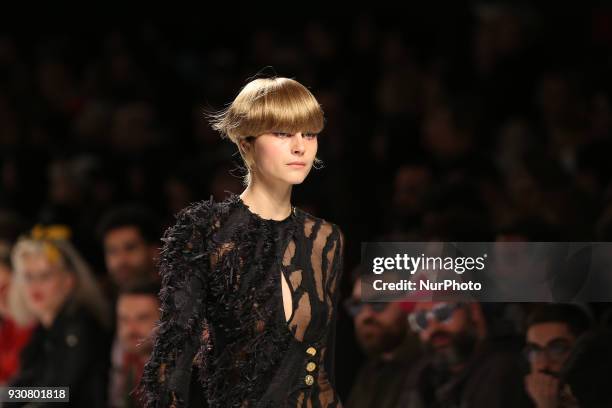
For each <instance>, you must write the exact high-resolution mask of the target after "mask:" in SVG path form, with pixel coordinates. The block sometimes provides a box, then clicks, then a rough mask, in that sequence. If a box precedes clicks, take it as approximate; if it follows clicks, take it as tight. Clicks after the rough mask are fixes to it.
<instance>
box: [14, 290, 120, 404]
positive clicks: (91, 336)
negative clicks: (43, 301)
mask: <svg viewBox="0 0 612 408" xmlns="http://www.w3.org/2000/svg"><path fill="white" fill-rule="evenodd" d="M110 339H111V337H110V334H109V333H108V331H106V330H104V329H103V328H102V326H101V325H100V324H99V323H98V322H97V320H96V319H95V318H94V317H93V316H92V315H91V313H89V311H88V310H87V309H86V308H85V307H83V306H78V305H76V304H75V303H74V302H73V301H71V300H69V301H67V302H66V303H65V304H64V306H63V307H62V309H61V311H60V313H59V314H58V315H57V317H56V318H55V320H54V322H53V325H52V326H51V327H49V328H48V329H47V328H45V327H43V326H41V325H39V326H38V327H37V328H36V329H35V330H34V332H33V334H32V337H31V340H30V342H29V343H28V345H27V346H26V347H25V348H24V349H23V350H22V352H21V356H20V359H21V362H20V367H21V369H20V371H19V372H18V374H17V376H16V377H14V378H13V379H12V380H11V382H10V386H12V387H44V386H48V387H52V386H53V387H58V386H68V387H70V402H69V403H65V402H64V403H41V404H40V405H39V404H32V403H27V402H19V403H11V404H6V405H5V406H7V407H20V406H26V405H27V406H28V407H30V406H58V407H59V406H62V407H88V408H96V407H106V406H107V404H106V401H107V400H106V394H107V384H108V370H109V368H110ZM60 404H61V405H60Z"/></svg>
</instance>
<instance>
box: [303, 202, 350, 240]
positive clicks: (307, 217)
mask: <svg viewBox="0 0 612 408" xmlns="http://www.w3.org/2000/svg"><path fill="white" fill-rule="evenodd" d="M296 210H297V211H298V212H299V214H300V216H301V217H300V218H301V219H302V220H303V224H304V231H305V233H306V235H307V236H309V235H310V234H311V233H312V231H313V230H314V229H315V228H316V233H317V236H321V237H327V238H329V239H331V240H334V241H335V240H338V241H340V243H341V244H342V243H343V242H344V233H343V231H342V229H341V228H340V226H338V224H335V223H333V222H331V221H328V220H326V219H324V218H320V217H315V216H314V215H312V214H310V213H308V212H306V211H304V210H302V209H300V208H297V209H296Z"/></svg>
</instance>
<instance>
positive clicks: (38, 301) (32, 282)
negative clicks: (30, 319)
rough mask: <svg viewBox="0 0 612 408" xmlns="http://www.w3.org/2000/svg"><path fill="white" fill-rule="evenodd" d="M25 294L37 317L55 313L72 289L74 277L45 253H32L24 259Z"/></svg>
mask: <svg viewBox="0 0 612 408" xmlns="http://www.w3.org/2000/svg"><path fill="white" fill-rule="evenodd" d="M23 268H24V270H23V274H24V279H25V296H26V301H27V304H28V306H29V307H30V310H31V311H32V312H33V313H34V315H36V316H37V317H41V316H48V315H49V314H52V315H55V313H57V312H58V311H59V309H60V307H61V305H62V304H63V303H64V301H65V300H66V298H67V297H68V295H69V293H70V292H71V291H72V288H73V286H74V285H73V284H74V278H73V276H72V275H71V274H70V273H68V272H66V271H64V270H63V269H62V268H61V267H59V266H58V265H56V264H54V263H51V262H49V260H48V259H47V257H45V256H44V255H43V254H32V255H30V256H27V257H26V258H25V259H24V260H23Z"/></svg>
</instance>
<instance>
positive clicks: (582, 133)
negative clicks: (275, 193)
mask: <svg viewBox="0 0 612 408" xmlns="http://www.w3.org/2000/svg"><path fill="white" fill-rule="evenodd" d="M512 4H513V6H508V5H503V4H501V3H475V2H452V5H449V4H446V3H443V2H433V3H429V5H428V6H410V7H405V8H384V9H383V8H381V9H379V10H367V11H366V10H364V11H361V12H360V11H359V10H351V11H350V12H348V11H343V12H338V13H330V14H327V13H324V11H325V10H324V9H321V8H319V7H315V6H314V5H311V4H305V3H300V4H297V3H295V4H294V3H291V4H287V5H284V6H273V5H271V4H270V5H268V4H258V5H257V8H256V9H253V10H247V9H240V7H239V6H238V5H236V6H235V7H232V8H229V7H228V8H226V9H220V10H212V9H206V8H199V9H193V10H187V9H184V10H180V11H179V10H176V9H172V8H170V7H169V8H170V9H168V8H166V7H164V8H158V9H154V8H152V6H151V7H145V6H142V8H141V9H136V7H133V8H132V9H129V10H128V9H125V8H119V7H117V6H115V7H113V6H108V7H107V8H103V9H102V8H100V9H90V10H68V11H66V12H63V11H61V10H57V9H54V10H41V9H38V10H32V11H31V12H30V14H21V15H19V16H17V15H12V14H10V13H3V16H2V17H0V22H1V23H2V24H1V27H0V210H1V213H2V216H3V217H13V218H14V217H19V218H21V219H23V222H24V224H25V225H29V226H31V225H33V224H34V223H37V222H43V223H44V222H62V223H67V224H69V225H70V226H71V227H72V228H73V229H74V231H75V234H76V235H75V244H76V245H77V246H78V247H79V249H81V251H82V252H83V253H84V254H85V255H86V257H87V258H88V259H89V261H90V262H91V263H92V264H93V266H94V267H95V269H96V271H97V273H98V274H99V275H103V274H104V273H105V271H104V264H103V258H102V252H101V246H100V244H99V242H97V241H96V237H95V234H94V229H95V225H96V223H97V222H98V221H99V219H100V217H101V215H102V214H104V213H105V212H106V211H107V210H109V209H111V208H113V207H114V206H115V205H118V204H121V203H124V202H128V201H137V202H141V203H144V204H146V205H148V206H150V207H152V208H153V209H155V210H156V211H157V212H158V213H159V214H160V215H162V216H163V218H164V225H165V226H167V225H169V224H170V223H171V222H172V220H173V214H175V213H176V212H177V211H178V210H180V209H181V208H183V207H184V206H185V205H186V204H187V203H189V202H191V201H194V200H201V199H207V198H208V197H210V195H211V194H213V195H214V196H215V197H216V198H217V199H222V198H223V197H224V195H225V193H224V191H225V190H229V191H234V192H240V191H242V188H243V187H242V186H241V179H240V177H241V175H242V174H243V173H242V172H241V171H240V169H238V163H239V156H238V154H237V153H236V149H235V148H234V146H233V145H231V144H230V143H229V142H228V141H225V140H221V139H220V138H219V136H218V135H217V134H215V133H214V132H213V131H212V130H211V129H210V127H209V126H208V124H207V122H206V120H205V118H204V111H205V110H215V109H221V108H223V107H224V106H225V104H227V103H229V102H230V101H231V100H232V99H233V98H234V96H235V95H236V93H237V92H238V90H239V89H240V88H241V87H242V86H243V85H244V84H245V83H246V82H247V80H248V79H249V78H252V77H253V76H255V75H260V76H270V75H275V74H277V75H279V76H288V77H292V78H295V79H296V80H298V81H300V82H302V83H303V84H305V85H306V86H308V87H309V88H310V89H311V90H312V92H313V93H314V94H315V96H316V97H317V98H318V99H319V101H320V103H321V104H322V106H323V109H324V111H325V114H326V120H327V122H326V128H325V130H324V131H323V132H322V134H321V135H320V137H319V157H320V158H321V159H322V160H323V161H324V163H325V167H324V168H323V169H321V170H313V171H312V173H311V175H310V176H309V178H308V179H307V181H306V182H305V183H304V184H303V185H300V186H296V188H295V189H294V204H295V205H297V206H300V207H303V208H304V209H306V210H307V211H309V212H311V213H313V214H314V215H317V216H320V217H322V218H325V219H328V220H330V221H332V222H334V223H336V224H338V225H339V226H340V227H341V228H342V230H343V231H344V233H345V235H346V242H347V248H346V261H345V264H346V271H345V279H344V282H343V291H344V296H347V295H348V294H349V293H350V290H351V279H350V275H351V271H352V269H353V268H354V267H355V266H356V265H357V264H358V262H359V247H360V243H361V242H364V241H372V240H385V239H396V240H411V239H414V240H427V239H442V240H457V241H489V240H496V239H500V237H502V236H508V235H512V234H514V235H518V236H521V237H523V238H526V239H531V240H540V241H556V240H560V241H561V240H566V241H582V240H584V241H597V240H600V241H609V240H610V236H611V231H612V228H611V225H612V224H611V221H610V220H611V219H612V206H611V205H610V198H611V193H612V190H611V184H610V180H611V178H610V176H611V175H612V172H611V171H610V170H611V169H610V166H611V165H610V163H611V160H610V159H609V154H610V152H611V149H610V147H611V142H612V99H611V98H612V95H611V90H612V88H611V85H612V84H611V78H612V76H611V75H610V73H611V72H612V58H611V56H612V52H611V51H612V49H611V48H612V7H610V6H604V5H593V6H586V5H584V4H586V3H580V4H578V3H574V4H573V5H572V6H571V7H569V6H563V5H559V4H558V3H552V2H551V3H549V4H540V5H529V4H527V3H517V2H513V3H512ZM602 4H603V3H602ZM147 6H148V5H147ZM289 7H290V8H291V12H288V8H289ZM160 236H161V231H160ZM338 324H339V326H340V329H339V330H340V331H339V333H340V334H339V338H338V342H339V343H340V345H339V346H338V359H337V362H338V363H337V367H338V368H337V377H338V388H339V391H340V393H341V396H342V397H345V396H346V395H347V393H348V389H349V387H350V384H351V382H352V375H354V372H355V368H356V366H358V364H359V359H358V358H355V355H356V354H358V353H359V351H358V348H357V347H356V346H355V342H354V340H353V336H352V327H351V322H350V320H349V319H348V317H347V316H346V315H345V314H342V315H341V316H340V319H339V323H338Z"/></svg>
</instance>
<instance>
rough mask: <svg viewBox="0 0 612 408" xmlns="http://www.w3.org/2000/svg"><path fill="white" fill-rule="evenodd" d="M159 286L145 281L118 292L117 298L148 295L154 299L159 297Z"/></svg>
mask: <svg viewBox="0 0 612 408" xmlns="http://www.w3.org/2000/svg"><path fill="white" fill-rule="evenodd" d="M160 290H161V286H160V284H159V283H157V282H153V281H146V282H140V283H137V284H134V285H130V286H126V287H123V288H121V289H120V290H119V296H122V295H150V296H153V297H155V298H158V297H159V291H160Z"/></svg>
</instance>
